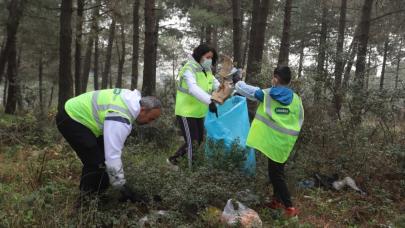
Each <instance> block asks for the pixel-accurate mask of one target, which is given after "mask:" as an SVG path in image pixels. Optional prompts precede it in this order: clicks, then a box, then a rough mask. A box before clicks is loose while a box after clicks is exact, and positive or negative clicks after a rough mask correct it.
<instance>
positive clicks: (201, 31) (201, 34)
mask: <svg viewBox="0 0 405 228" xmlns="http://www.w3.org/2000/svg"><path fill="white" fill-rule="evenodd" d="M204 31H205V27H204V26H201V28H200V34H199V36H200V37H199V38H200V44H202V43H204V35H205V33H204Z"/></svg>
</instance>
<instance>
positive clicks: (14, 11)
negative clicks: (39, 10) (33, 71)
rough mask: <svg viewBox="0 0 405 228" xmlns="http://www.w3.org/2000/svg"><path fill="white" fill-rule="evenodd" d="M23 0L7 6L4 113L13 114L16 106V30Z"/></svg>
mask: <svg viewBox="0 0 405 228" xmlns="http://www.w3.org/2000/svg"><path fill="white" fill-rule="evenodd" d="M24 1H25V0H11V1H10V2H9V4H8V6H7V8H8V11H9V16H8V20H7V41H6V47H5V49H6V56H7V81H8V91H7V92H8V95H7V103H6V107H5V113H8V114H14V113H15V110H16V106H17V92H18V84H17V83H18V82H17V31H18V26H19V23H20V19H21V16H22V11H23V7H24Z"/></svg>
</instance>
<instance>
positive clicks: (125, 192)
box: [119, 184, 149, 203]
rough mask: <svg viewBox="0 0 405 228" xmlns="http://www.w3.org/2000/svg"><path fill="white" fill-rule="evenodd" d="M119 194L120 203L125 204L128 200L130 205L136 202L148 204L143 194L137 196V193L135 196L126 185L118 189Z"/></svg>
mask: <svg viewBox="0 0 405 228" xmlns="http://www.w3.org/2000/svg"><path fill="white" fill-rule="evenodd" d="M120 193H121V197H120V199H119V201H120V202H126V201H128V200H129V201H131V203H136V202H139V203H148V202H149V199H148V197H147V196H145V195H143V194H139V193H138V194H137V193H136V192H134V191H133V190H132V188H131V187H129V186H128V185H127V184H124V185H123V186H122V187H121V188H120Z"/></svg>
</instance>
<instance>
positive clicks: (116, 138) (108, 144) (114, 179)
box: [103, 116, 132, 187]
mask: <svg viewBox="0 0 405 228" xmlns="http://www.w3.org/2000/svg"><path fill="white" fill-rule="evenodd" d="M116 117H118V118H117V119H115V120H113V119H110V120H109V119H108V118H107V117H106V120H105V121H104V129H103V134H104V155H105V165H106V167H107V170H106V171H107V174H108V177H109V180H110V184H111V185H112V186H113V187H121V186H123V185H124V184H125V177H124V168H123V165H122V160H121V153H122V148H123V147H124V143H125V140H126V139H127V137H128V135H129V134H130V133H131V130H132V125H131V124H130V123H129V122H128V123H125V122H122V121H119V120H120V119H119V118H122V119H121V120H125V119H124V118H123V117H119V116H116Z"/></svg>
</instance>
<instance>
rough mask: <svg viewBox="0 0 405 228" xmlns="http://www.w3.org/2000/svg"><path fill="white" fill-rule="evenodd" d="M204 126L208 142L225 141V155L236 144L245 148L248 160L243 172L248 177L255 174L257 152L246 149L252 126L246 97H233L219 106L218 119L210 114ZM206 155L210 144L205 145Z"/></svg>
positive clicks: (208, 152)
mask: <svg viewBox="0 0 405 228" xmlns="http://www.w3.org/2000/svg"><path fill="white" fill-rule="evenodd" d="M204 125H205V129H206V131H207V142H208V141H209V140H213V141H223V142H224V145H225V147H226V148H224V153H226V152H227V149H228V150H229V149H230V147H231V146H232V144H233V143H235V142H237V143H238V144H239V146H240V147H242V148H244V149H245V150H246V160H245V162H244V166H243V171H244V172H245V173H246V174H248V175H254V174H255V170H256V158H255V152H254V150H253V149H251V148H248V147H246V139H247V136H248V133H249V128H250V124H249V116H248V109H247V104H246V98H245V97H241V96H233V97H231V98H229V99H227V100H226V101H225V103H224V104H223V105H218V117H216V115H215V113H211V112H208V114H207V115H206V117H205V121H204ZM235 140H236V141H235ZM205 154H206V156H209V154H210V148H209V144H208V143H206V144H205Z"/></svg>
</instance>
